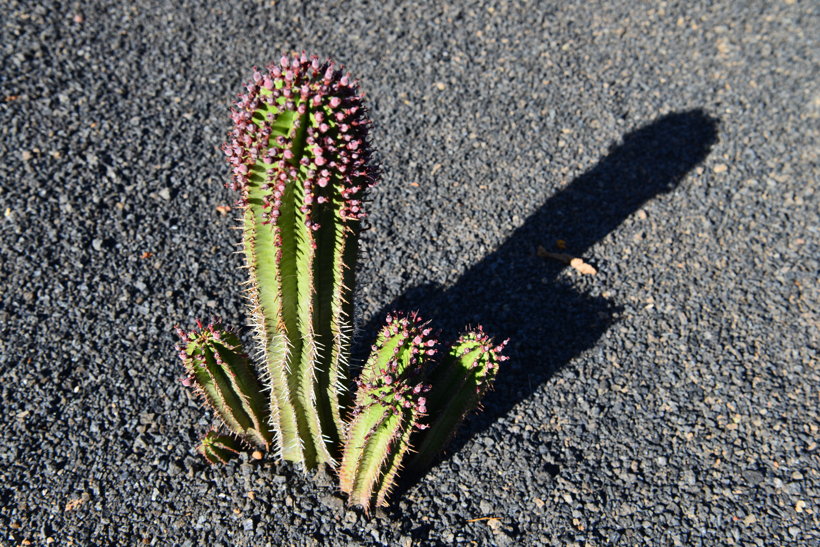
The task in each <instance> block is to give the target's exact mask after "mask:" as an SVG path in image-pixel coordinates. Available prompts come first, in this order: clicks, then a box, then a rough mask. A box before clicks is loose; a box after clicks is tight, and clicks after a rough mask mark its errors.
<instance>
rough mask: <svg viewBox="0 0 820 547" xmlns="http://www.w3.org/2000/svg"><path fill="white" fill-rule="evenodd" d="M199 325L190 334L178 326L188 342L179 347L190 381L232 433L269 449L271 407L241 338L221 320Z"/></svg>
mask: <svg viewBox="0 0 820 547" xmlns="http://www.w3.org/2000/svg"><path fill="white" fill-rule="evenodd" d="M198 326H199V329H200V330H199V331H198V332H197V331H191V332H187V333H186V332H184V331H183V330H182V329H180V328H178V327H177V334H178V335H179V337H180V339H181V340H182V343H183V344H184V347H183V346H178V347H177V350H178V351H179V356H180V358H181V359H182V362H183V364H184V366H185V370H186V371H187V373H188V376H189V377H188V380H187V381H186V383H188V384H191V385H193V386H195V389H196V390H197V391H198V392H199V394H200V395H201V396H202V397H203V399H205V402H206V403H207V404H208V405H209V406H210V407H211V408H212V409H213V410H214V412H215V413H216V414H217V415H218V416H219V417H220V418H221V419H222V422H223V423H224V424H225V426H227V428H228V429H230V430H231V432H233V433H234V434H235V435H237V436H238V437H240V438H242V439H244V440H246V441H247V442H248V443H250V444H252V445H254V446H257V447H259V448H268V447H269V446H270V444H271V440H272V436H271V432H270V430H269V428H268V406H267V405H266V404H265V400H264V398H263V396H262V389H261V386H260V385H259V382H258V380H257V378H256V373H255V372H254V370H253V368H252V367H251V365H250V363H249V362H248V356H247V354H246V353H245V352H244V351H243V350H242V344H241V342H240V341H239V338H238V337H237V336H236V334H235V333H233V332H231V331H229V330H225V329H224V328H223V327H222V326H221V325H220V324H219V323H211V324H209V325H207V326H203V325H202V323H201V322H198Z"/></svg>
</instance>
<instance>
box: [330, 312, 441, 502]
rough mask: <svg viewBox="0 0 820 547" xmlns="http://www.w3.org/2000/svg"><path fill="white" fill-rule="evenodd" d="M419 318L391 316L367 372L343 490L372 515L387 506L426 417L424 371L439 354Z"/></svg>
mask: <svg viewBox="0 0 820 547" xmlns="http://www.w3.org/2000/svg"><path fill="white" fill-rule="evenodd" d="M429 332H430V330H429V329H426V328H424V326H423V325H421V324H420V323H419V321H418V319H417V317H416V316H415V315H412V316H409V317H403V316H399V317H388V324H387V325H386V326H385V327H384V328H383V329H382V331H381V332H380V334H379V337H378V340H377V342H376V345H375V346H374V348H373V351H372V353H371V354H370V358H369V359H368V361H367V363H366V364H365V367H364V369H363V370H362V375H361V378H360V380H359V388H358V390H357V392H356V406H355V408H354V410H353V414H352V417H351V421H350V424H349V427H348V434H347V442H346V443H345V448H344V451H343V454H342V464H341V466H340V468H339V486H340V488H341V490H342V491H343V492H345V493H346V494H347V495H348V500H349V503H350V504H351V505H361V506H362V507H363V508H364V509H365V511H366V512H369V511H370V510H371V508H372V507H374V506H377V507H378V506H383V505H386V503H387V496H388V495H389V493H390V491H391V490H392V488H393V486H394V484H395V479H396V476H397V473H398V471H399V470H400V469H401V464H402V460H403V459H404V456H405V455H406V454H407V452H408V450H409V449H410V436H411V434H412V433H413V431H414V430H415V429H416V428H418V427H420V426H421V424H420V421H421V419H422V418H423V417H424V416H425V414H426V408H425V394H426V392H427V390H428V389H429V386H427V385H425V384H424V383H423V380H424V372H425V367H426V365H427V363H428V362H429V361H430V358H431V356H432V355H433V354H434V353H435V350H434V349H433V346H434V345H435V341H434V340H432V339H429V338H427V336H428V335H429Z"/></svg>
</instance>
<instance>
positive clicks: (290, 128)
mask: <svg viewBox="0 0 820 547" xmlns="http://www.w3.org/2000/svg"><path fill="white" fill-rule="evenodd" d="M245 88H246V90H247V93H245V94H243V95H241V96H240V98H239V101H238V102H237V103H236V108H235V109H234V110H233V111H232V113H231V118H232V119H233V122H234V128H233V131H232V132H231V141H230V142H229V143H227V144H226V145H225V146H224V151H225V154H226V156H227V158H228V162H229V163H230V165H231V166H232V168H233V180H232V183H231V185H230V186H231V187H232V188H234V189H236V190H239V192H240V193H241V199H240V202H241V204H242V206H243V209H244V215H243V220H242V222H243V244H244V248H245V259H246V265H247V268H248V271H249V272H250V283H249V291H248V293H249V297H250V302H251V314H252V318H253V324H254V327H255V330H256V338H257V340H258V342H259V345H260V348H261V353H262V356H263V361H264V363H265V369H266V370H265V373H266V378H267V381H268V382H269V384H270V398H271V405H270V406H271V410H272V412H271V425H272V427H273V430H274V431H275V433H276V437H277V442H276V446H277V448H278V450H279V451H280V456H281V457H282V458H284V459H286V460H292V461H296V462H302V463H303V464H304V465H305V466H306V467H308V468H313V467H316V466H317V465H319V464H321V463H331V464H332V463H333V462H334V455H335V452H336V447H337V446H338V442H339V440H340V433H341V430H342V427H343V426H342V417H341V407H342V404H343V401H344V397H345V394H344V391H345V389H346V382H347V378H346V377H345V370H346V368H347V367H346V356H347V354H348V343H349V342H348V341H349V337H350V317H351V315H352V309H351V305H352V301H353V298H352V291H353V287H354V270H355V262H356V253H357V236H358V233H359V222H358V221H359V220H360V219H361V217H362V216H363V211H362V197H363V193H364V192H365V190H366V189H367V188H368V187H370V186H371V185H372V184H373V183H374V181H375V176H376V170H375V168H374V167H373V166H372V162H371V161H370V147H369V143H368V140H367V131H368V128H369V125H370V122H369V121H368V119H367V117H366V113H365V109H364V107H363V105H362V100H361V97H360V95H359V91H358V87H357V84H356V82H355V81H353V80H352V79H351V77H350V76H349V75H348V74H343V73H342V71H341V70H340V69H338V68H337V67H336V66H335V65H333V64H332V63H329V62H320V61H319V59H318V58H317V57H307V56H306V55H304V54H302V55H301V56H293V57H288V56H284V57H282V59H281V60H280V62H279V64H272V65H270V66H268V67H267V68H266V69H264V70H255V71H254V73H253V77H252V79H251V81H250V82H249V83H247V84H246V86H245Z"/></svg>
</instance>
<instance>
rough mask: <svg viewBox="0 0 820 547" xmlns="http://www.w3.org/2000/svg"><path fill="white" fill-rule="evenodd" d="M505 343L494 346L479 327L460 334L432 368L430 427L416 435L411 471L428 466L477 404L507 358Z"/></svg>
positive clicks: (428, 403) (418, 471)
mask: <svg viewBox="0 0 820 547" xmlns="http://www.w3.org/2000/svg"><path fill="white" fill-rule="evenodd" d="M506 343H507V342H506V341H504V342H503V343H501V344H499V345H498V346H494V344H493V341H492V339H491V338H490V337H489V336H487V335H486V334H485V333H484V331H483V330H482V328H481V327H480V326H479V327H478V328H477V329H476V330H474V331H472V332H468V333H466V334H463V335H461V337H460V338H459V339H458V340H457V341H456V343H455V344H453V346H452V347H451V348H450V351H449V352H448V354H447V355H446V357H445V358H444V359H443V361H442V362H441V363H440V364H439V365H438V367H436V369H435V370H434V371H433V373H432V375H431V378H430V383H431V384H432V389H431V390H430V394H429V396H428V398H427V399H428V402H427V407H428V408H429V411H430V415H431V416H433V418H434V419H433V420H432V422H431V423H430V427H429V428H428V429H426V430H425V431H423V432H421V433H419V435H418V437H419V439H418V441H417V449H418V451H417V453H416V455H415V457H414V458H413V459H412V460H411V462H410V469H411V472H413V473H420V472H422V471H424V470H425V469H427V468H428V467H429V466H430V465H431V464H432V463H433V461H434V460H435V459H436V457H437V456H438V455H439V454H440V453H441V451H442V450H443V449H444V448H445V447H446V445H447V443H448V442H449V441H450V439H451V438H452V437H453V435H455V432H456V430H457V429H458V426H459V425H460V424H461V421H462V420H463V419H464V418H465V416H467V414H468V413H469V412H470V411H472V410H473V409H474V408H476V407H477V406H478V404H479V402H480V401H481V398H482V397H483V396H484V394H485V393H486V392H487V389H488V388H489V387H490V386H491V385H492V382H493V380H494V379H495V376H496V374H497V373H498V366H499V364H500V363H501V362H502V361H506V360H507V359H508V358H507V357H505V356H502V355H501V351H502V350H503V349H504V346H505V345H506ZM414 440H415V439H414Z"/></svg>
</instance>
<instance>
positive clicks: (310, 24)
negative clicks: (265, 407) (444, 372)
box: [0, 0, 820, 546]
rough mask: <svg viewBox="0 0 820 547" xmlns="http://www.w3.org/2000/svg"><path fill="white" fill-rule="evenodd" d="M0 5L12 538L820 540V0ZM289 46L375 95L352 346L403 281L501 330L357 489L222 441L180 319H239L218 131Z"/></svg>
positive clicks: (446, 329) (437, 304)
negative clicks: (264, 68) (352, 492)
mask: <svg viewBox="0 0 820 547" xmlns="http://www.w3.org/2000/svg"><path fill="white" fill-rule="evenodd" d="M0 14H1V15H0V213H1V214H2V216H0V545H10V546H11V545H23V544H31V545H47V544H49V543H51V544H54V545H71V544H73V545H137V544H145V545H162V546H165V545H187V546H194V545H209V546H216V545H223V546H233V545H272V546H279V545H345V544H372V545H401V546H410V545H431V544H432V545H436V544H441V545H450V544H456V543H465V544H470V543H474V544H479V545H491V544H497V545H540V544H543V545H573V544H575V545H607V544H613V545H718V544H720V545H733V544H736V545H755V544H757V545H764V544H765V545H785V544H796V545H810V544H818V543H820V534H818V530H819V529H820V522H818V521H819V520H820V519H818V515H819V514H820V476H818V473H820V461H818V449H817V443H818V438H820V433H818V428H819V427H820V417H819V416H818V414H819V411H818V407H820V396H819V395H818V386H820V372H819V371H818V355H817V350H818V338H819V336H818V313H817V310H818V309H820V302H818V300H820V298H819V295H818V271H820V267H819V265H818V256H820V249H819V248H818V211H819V210H820V204H819V203H818V201H820V200H818V193H817V187H818V144H817V143H818V133H820V131H818V128H820V91H818V89H820V88H818V81H819V78H818V75H819V74H818V73H820V70H818V66H819V64H818V61H819V60H818V56H819V54H818V50H819V49H820V48H819V47H818V45H819V44H818V39H817V36H818V35H820V34H818V32H817V31H818V29H820V9H818V6H817V3H816V2H811V1H802V0H786V1H784V0H772V1H762V0H757V1H748V2H734V1H728V0H727V1H720V2H712V1H686V2H629V1H626V0H618V1H613V2H580V1H577V2H564V1H533V2H489V1H486V0H480V1H477V2H437V1H435V2H434V1H431V2H427V3H423V2H412V3H397V2H394V1H391V0H383V1H378V2H358V1H357V2H348V1H345V2H341V1H335V2H330V1H327V2H295V1H294V2H290V1H284V0H281V1H277V2H272V1H265V2H262V1H256V2H247V1H245V2H228V1H223V2H216V1H210V0H209V1H201V2H194V1H191V0H183V1H179V2H146V1H136V2H130V1H129V2H110V3H107V4H106V3H102V2H97V1H89V2H73V1H72V2H53V1H49V0H38V1H36V2H35V1H28V2H9V1H7V0H0ZM301 50H306V51H308V52H313V53H317V54H319V55H321V56H327V57H331V58H333V59H335V60H337V61H338V62H341V63H344V64H345V66H346V67H347V68H348V69H349V70H350V71H351V72H352V73H353V74H354V75H355V76H356V77H358V78H359V79H360V80H361V86H362V88H363V90H364V91H365V93H366V96H367V101H368V104H369V107H370V111H371V115H372V118H373V120H374V123H375V128H374V130H373V132H372V140H373V144H374V146H375V147H376V148H377V149H378V152H379V157H380V159H381V165H382V168H383V171H384V176H383V179H382V181H381V183H380V185H379V186H378V187H377V188H376V189H375V190H374V191H373V192H372V193H371V194H370V203H369V204H368V210H369V212H370V214H369V216H368V218H367V221H366V222H367V226H368V230H367V231H366V232H365V234H364V243H363V247H364V248H363V254H362V257H361V261H360V265H359V269H360V273H359V291H358V293H357V297H356V303H357V308H358V322H359V324H360V325H361V329H360V335H359V337H358V340H359V346H360V347H367V346H368V345H369V343H370V340H371V339H372V338H371V336H372V331H373V329H374V327H375V325H377V324H378V322H379V321H380V320H381V317H383V315H384V314H385V313H386V312H387V311H388V310H389V309H391V308H393V307H400V308H404V309H420V310H421V311H422V313H423V314H424V316H425V317H429V318H431V319H433V320H434V324H435V325H436V326H437V327H438V328H440V329H442V330H443V334H442V336H443V337H444V338H448V337H453V336H455V334H456V333H457V331H458V329H460V328H461V327H462V326H463V325H465V324H477V323H482V324H483V325H484V326H485V327H486V329H487V331H488V332H490V333H491V334H493V335H495V336H496V338H497V339H499V340H500V339H502V338H507V337H509V338H510V346H509V354H510V356H511V360H510V361H509V362H507V363H506V367H505V369H504V370H502V372H501V374H500V377H499V380H498V383H497V386H496V389H495V390H494V391H493V392H491V393H490V394H489V396H488V397H487V399H486V404H485V410H484V413H483V414H480V415H478V416H475V417H473V418H472V419H471V420H469V421H468V423H467V425H466V426H465V427H464V428H463V429H462V430H461V432H460V434H459V435H458V436H457V438H456V439H455V443H454V445H453V447H452V448H451V449H450V451H449V452H448V453H447V455H446V458H445V459H444V460H443V461H442V462H441V463H440V464H438V465H437V466H436V467H435V468H433V469H432V470H431V471H430V472H429V473H428V474H427V475H426V476H424V477H422V478H420V479H419V480H417V481H413V482H411V483H407V484H405V485H404V486H403V488H402V490H401V491H400V492H398V493H397V494H396V496H394V503H393V504H392V505H391V506H390V507H389V508H388V509H386V510H384V511H380V512H379V513H378V514H376V515H375V516H374V517H373V518H370V519H368V518H365V516H364V515H363V514H362V513H361V512H360V511H358V510H356V509H347V508H345V507H344V503H343V499H342V498H341V497H340V495H339V494H337V492H336V490H335V488H334V486H333V482H332V480H331V478H330V477H328V476H320V477H313V476H311V475H305V474H303V473H302V472H301V471H299V470H298V469H296V468H295V467H293V466H291V465H289V464H282V463H279V462H276V461H273V459H266V460H264V461H262V462H256V461H248V460H247V459H245V460H244V461H243V460H238V461H236V462H235V463H232V464H230V465H228V466H224V467H208V466H207V465H205V463H204V462H203V460H202V459H201V458H200V457H199V456H198V455H197V454H196V453H195V451H194V449H193V447H194V446H195V445H196V443H197V442H198V439H199V437H200V435H201V434H202V432H203V431H204V430H205V429H207V427H208V426H209V424H210V423H211V420H212V417H211V416H209V415H208V414H207V413H206V412H204V411H203V409H202V408H201V407H200V404H199V403H198V402H197V401H195V400H194V399H193V398H192V396H191V395H190V394H189V393H188V390H186V389H185V388H184V387H183V386H182V385H181V384H180V382H179V379H180V377H181V376H182V368H181V366H180V364H179V363H178V362H177V357H176V353H175V351H174V348H173V346H174V342H175V340H174V335H173V331H172V328H173V326H174V325H175V324H177V323H179V324H182V325H184V326H191V325H192V324H193V322H194V319H195V318H197V317H206V318H207V317H210V316H212V315H221V316H222V317H224V318H225V320H226V322H228V323H230V324H234V325H237V326H244V325H245V321H246V320H245V309H244V307H245V303H244V301H243V297H242V294H241V290H240V287H239V283H240V282H241V281H242V280H243V273H242V272H241V271H240V270H239V269H238V266H239V265H240V263H241V258H240V257H239V256H238V255H236V254H233V252H234V251H235V250H236V247H235V245H236V243H237V242H238V238H239V233H238V232H237V231H235V230H231V229H230V228H231V227H233V226H235V224H236V223H235V221H234V219H233V217H234V216H235V213H236V210H235V209H234V210H233V211H231V212H229V213H227V214H225V209H224V208H222V207H223V206H230V205H231V204H232V203H233V200H234V199H235V197H234V196H232V195H231V193H230V192H229V191H228V190H226V189H225V188H224V187H223V183H224V182H226V181H227V180H228V167H227V165H226V164H225V163H224V161H223V158H222V153H221V152H220V151H219V150H218V146H219V145H220V144H221V143H222V141H223V139H224V137H225V133H226V131H227V129H228V125H229V119H228V115H227V112H228V107H229V105H230V103H231V101H232V100H233V97H234V96H235V94H236V93H237V92H238V91H239V90H240V84H241V82H242V79H243V78H246V77H248V75H249V72H250V68H251V67H252V66H253V65H264V64H267V63H268V62H269V61H271V60H272V59H276V58H278V57H279V56H280V55H281V53H282V52H287V51H301ZM218 207H220V208H222V209H221V211H222V212H220V209H218ZM539 246H541V247H543V249H544V250H545V251H547V252H550V253H564V254H568V255H570V256H571V257H578V258H582V259H583V260H584V261H585V262H586V263H587V264H590V265H592V266H593V267H594V268H595V269H596V270H597V274H595V275H583V274H581V273H579V272H578V271H577V270H576V269H574V268H571V267H569V266H566V265H564V264H563V263H561V262H560V261H558V260H555V259H552V258H543V257H541V256H538V254H537V252H536V250H537V249H538V247H539ZM562 247H563V248H562Z"/></svg>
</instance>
